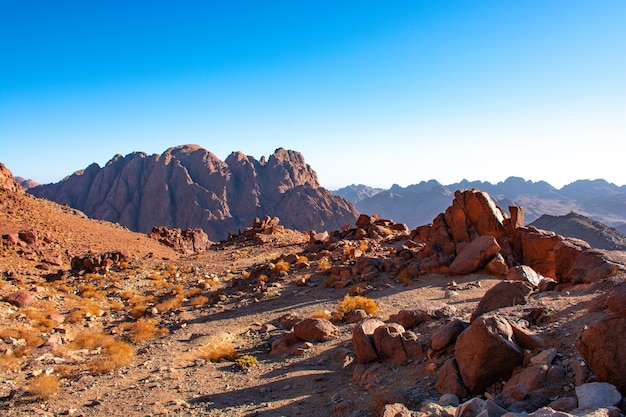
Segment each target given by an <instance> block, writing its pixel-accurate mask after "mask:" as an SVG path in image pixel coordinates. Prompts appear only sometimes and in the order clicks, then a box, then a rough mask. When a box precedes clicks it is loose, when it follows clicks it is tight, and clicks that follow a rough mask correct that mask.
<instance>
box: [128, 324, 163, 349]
mask: <svg viewBox="0 0 626 417" xmlns="http://www.w3.org/2000/svg"><path fill="white" fill-rule="evenodd" d="M129 330H130V340H131V341H132V342H133V343H138V342H141V341H144V340H148V339H152V338H153V337H155V336H157V335H159V336H160V335H164V334H167V333H169V330H167V329H166V328H159V327H158V326H157V321H156V319H139V320H137V321H136V322H135V323H133V324H131V325H130V328H129Z"/></svg>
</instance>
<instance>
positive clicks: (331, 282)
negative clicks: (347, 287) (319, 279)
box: [324, 275, 339, 288]
mask: <svg viewBox="0 0 626 417" xmlns="http://www.w3.org/2000/svg"><path fill="white" fill-rule="evenodd" d="M338 280H339V279H338V278H337V277H334V276H332V275H331V276H329V277H328V278H326V279H325V280H324V286H325V287H327V288H331V287H332V286H333V285H334V284H335V282H337V281H338Z"/></svg>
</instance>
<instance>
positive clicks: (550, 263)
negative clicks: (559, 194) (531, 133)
mask: <svg viewBox="0 0 626 417" xmlns="http://www.w3.org/2000/svg"><path fill="white" fill-rule="evenodd" d="M510 213H511V217H508V216H507V215H506V214H505V213H504V212H503V211H502V210H500V209H499V208H497V207H496V206H495V204H494V203H493V201H492V200H491V198H490V197H489V196H488V195H487V194H485V193H482V192H480V191H478V190H466V191H463V192H458V193H456V194H455V196H454V200H453V201H452V205H451V206H450V207H449V208H448V209H447V210H446V211H445V212H444V213H441V214H440V215H439V216H437V217H436V218H435V219H434V221H433V222H432V223H431V224H429V225H425V226H422V227H419V228H417V229H415V230H409V228H408V227H406V226H405V225H403V224H398V223H395V222H393V221H391V220H384V219H380V218H378V217H376V216H366V215H361V216H360V217H359V218H358V219H357V221H356V222H355V223H353V224H351V225H350V226H346V227H344V228H343V229H342V230H337V231H335V232H331V233H327V232H319V233H317V232H311V233H302V232H298V231H294V230H291V229H289V228H285V227H284V226H283V225H282V220H279V219H278V218H272V217H262V218H260V219H257V220H255V222H254V223H253V224H251V225H248V227H246V228H243V229H242V230H241V232H238V233H235V232H233V234H232V235H231V236H230V238H229V239H227V240H223V241H221V242H217V243H211V242H210V241H209V239H208V237H207V236H206V235H204V234H203V233H202V232H201V231H197V230H196V231H185V230H176V229H166V228H162V229H160V230H158V231H157V232H155V233H153V234H152V237H149V236H148V235H146V234H140V233H134V232H131V231H129V230H127V229H125V228H124V227H121V226H119V225H117V224H112V223H108V222H104V221H94V220H90V219H88V218H86V217H85V216H84V215H83V214H82V213H81V212H79V211H76V210H74V209H71V208H68V207H64V206H60V205H57V204H55V203H51V202H49V201H46V200H41V199H37V198H34V197H32V196H30V195H28V194H25V193H23V192H22V191H21V189H20V187H19V186H17V184H15V182H14V181H13V179H12V177H11V175H10V172H9V171H8V170H6V168H4V166H0V236H1V237H2V240H1V245H0V272H1V273H2V277H1V280H0V300H1V301H0V337H1V341H0V352H1V353H2V356H1V359H0V375H1V376H0V380H1V381H2V384H1V385H0V410H1V411H2V413H3V415H8V416H57V415H73V416H103V415H110V416H146V415H153V416H157V415H172V416H174V415H175V416H207V415H208V416H254V415H256V416H268V417H269V416H297V415H303V416H354V417H356V416H363V417H365V416H380V415H384V416H386V417H388V416H431V415H432V416H452V415H457V416H475V415H478V414H479V413H482V414H481V415H483V416H498V417H499V416H502V415H504V414H505V413H513V414H509V415H523V414H526V413H533V412H535V411H536V410H538V409H540V410H542V411H539V412H538V413H542V414H540V415H561V416H568V415H595V416H600V415H602V416H604V415H606V416H609V415H610V416H617V415H619V414H620V412H622V413H623V412H624V410H625V408H626V407H625V405H626V404H625V403H624V401H623V400H622V395H624V394H626V386H625V382H624V381H625V379H624V377H623V375H625V374H626V369H625V368H624V367H625V366H626V365H625V364H626V351H625V350H624V347H623V346H624V345H625V344H624V343H623V335H624V334H626V333H625V332H624V330H626V318H625V316H626V309H624V305H626V275H624V272H625V271H626V254H625V253H624V252H620V251H603V250H597V249H593V248H591V247H590V246H589V245H588V244H587V243H586V242H583V241H580V240H577V239H571V238H565V237H563V236H560V235H557V234H555V233H552V232H548V231H543V230H538V229H534V228H526V227H524V226H523V224H524V222H523V209H522V208H520V207H512V208H510ZM168 245H169V246H168ZM459 403H461V404H459ZM546 407H550V408H549V409H548V408H546ZM620 407H621V410H620ZM554 410H560V411H558V413H560V414H556V413H557V411H554ZM550 413H552V414H550ZM536 415H539V414H536Z"/></svg>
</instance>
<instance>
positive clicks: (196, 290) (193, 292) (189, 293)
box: [187, 287, 202, 298]
mask: <svg viewBox="0 0 626 417" xmlns="http://www.w3.org/2000/svg"><path fill="white" fill-rule="evenodd" d="M200 294H202V288H198V287H194V288H190V289H189V291H187V298H192V297H195V296H196V295H200Z"/></svg>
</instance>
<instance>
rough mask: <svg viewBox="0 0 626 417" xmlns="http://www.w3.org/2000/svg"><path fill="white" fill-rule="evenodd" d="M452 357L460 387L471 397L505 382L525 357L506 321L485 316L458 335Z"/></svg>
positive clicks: (492, 316)
mask: <svg viewBox="0 0 626 417" xmlns="http://www.w3.org/2000/svg"><path fill="white" fill-rule="evenodd" d="M455 357H456V361H457V364H458V367H459V372H460V374H461V378H462V380H463V384H464V385H465V386H466V387H467V389H468V390H469V391H470V393H472V394H482V393H483V392H484V390H485V388H486V387H488V386H489V385H491V384H493V383H494V382H497V381H500V380H506V379H508V378H509V377H510V376H511V373H512V372H513V370H514V369H515V368H516V367H517V366H519V365H521V364H522V360H523V357H524V353H523V351H522V348H521V347H520V346H519V345H518V344H517V343H516V341H515V338H514V336H513V328H512V327H511V325H510V324H509V322H508V321H507V320H506V319H504V318H502V317H499V316H497V315H485V316H481V317H478V318H477V319H476V320H474V321H473V322H472V325H471V326H470V327H468V328H467V329H466V330H465V331H464V332H463V333H461V334H460V335H459V337H458V339H457V342H456V345H455Z"/></svg>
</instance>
